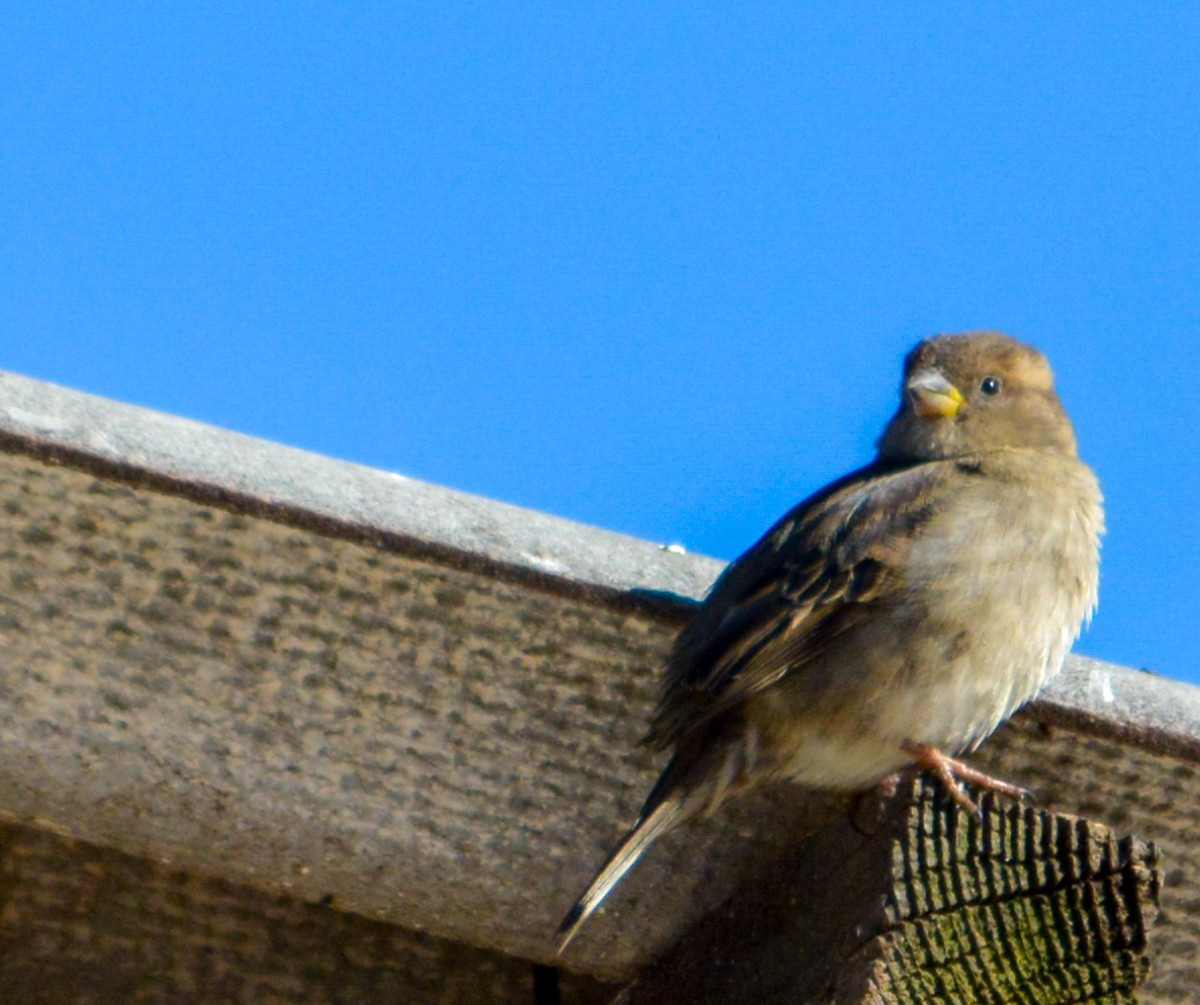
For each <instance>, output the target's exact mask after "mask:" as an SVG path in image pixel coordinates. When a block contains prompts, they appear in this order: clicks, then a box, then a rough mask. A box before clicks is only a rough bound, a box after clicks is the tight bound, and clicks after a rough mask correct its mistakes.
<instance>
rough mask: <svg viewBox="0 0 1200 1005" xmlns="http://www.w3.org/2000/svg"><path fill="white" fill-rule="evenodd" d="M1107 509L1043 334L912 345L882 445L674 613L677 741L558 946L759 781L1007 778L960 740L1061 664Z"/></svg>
mask: <svg viewBox="0 0 1200 1005" xmlns="http://www.w3.org/2000/svg"><path fill="white" fill-rule="evenodd" d="M1103 525H1104V514H1103V507H1102V500H1101V495H1100V488H1099V486H1098V484H1097V482H1096V478H1095V476H1094V475H1093V474H1092V472H1091V470H1090V469H1089V468H1088V467H1087V466H1086V465H1085V464H1083V463H1082V462H1081V461H1080V460H1079V459H1078V458H1077V456H1076V450H1075V436H1074V433H1073V432H1072V429H1071V423H1070V422H1069V421H1068V419H1067V416H1066V414H1065V413H1064V412H1063V409H1062V406H1061V404H1060V403H1059V400H1058V396H1057V395H1056V394H1055V392H1054V385H1053V376H1052V374H1051V372H1050V367H1049V365H1048V364H1047V362H1046V360H1045V357H1043V356H1042V355H1041V353H1039V352H1038V351H1037V350H1036V349H1033V348H1032V347H1030V346H1027V345H1023V344H1022V343H1020V342H1017V341H1015V340H1014V339H1011V338H1009V337H1008V336H1006V335H1002V334H999V333H996V332H971V333H967V334H962V335H941V336H938V337H936V338H930V339H926V340H925V341H923V342H921V343H920V344H918V345H917V346H916V348H914V349H913V350H912V351H911V352H910V353H909V354H908V357H907V358H906V359H905V362H904V378H903V383H902V386H901V396H900V407H899V408H898V409H897V411H896V414H895V415H894V416H893V417H892V419H891V421H890V422H889V423H888V425H887V427H886V428H885V429H884V431H883V435H882V436H881V437H880V438H879V442H878V452H877V454H876V457H875V459H874V460H873V461H872V462H871V463H870V464H868V465H867V466H866V467H863V468H860V469H859V470H858V471H854V472H852V473H850V474H848V475H846V476H845V477H843V478H841V479H839V480H838V481H836V482H834V483H833V484H832V485H829V486H827V487H826V488H824V489H821V491H819V492H817V493H816V494H815V495H812V496H810V497H809V498H808V499H806V500H804V502H802V503H800V504H799V505H798V506H796V507H795V508H794V509H793V510H791V512H789V513H787V514H786V515H785V516H784V517H783V518H782V519H781V520H780V521H779V522H778V523H777V524H775V526H774V527H772V528H771V529H770V530H769V531H767V533H766V535H765V536H764V537H763V538H762V539H761V540H760V541H759V542H758V543H757V544H755V545H754V547H752V548H751V549H750V550H749V551H747V552H746V553H745V554H744V555H742V557H741V558H739V559H738V560H737V561H735V562H734V563H732V564H731V565H730V566H729V567H728V568H727V569H726V570H725V571H724V573H723V574H722V575H721V577H720V578H719V579H718V580H717V581H716V583H715V584H714V585H713V588H712V590H711V591H710V592H709V594H708V597H707V598H706V599H705V601H704V602H703V603H702V604H701V605H700V607H699V608H697V610H696V611H695V613H694V614H693V616H692V618H691V620H690V622H689V623H688V624H687V626H686V627H685V628H684V629H683V631H682V632H681V633H680V635H679V637H678V639H677V640H676V642H675V645H674V648H673V649H672V651H671V655H670V658H669V660H668V663H667V667H666V674H665V677H664V680H663V684H662V689H661V693H660V698H659V702H658V707H657V710H656V712H655V716H654V721H653V724H652V726H651V728H650V734H649V737H648V740H649V742H651V743H653V744H655V745H656V746H658V747H659V748H661V749H664V750H670V751H671V752H672V756H671V760H670V762H669V763H668V764H667V766H666V768H665V769H664V771H663V773H662V775H661V776H660V777H659V779H658V783H657V784H656V785H655V786H654V788H653V790H652V791H651V792H650V795H649V797H648V798H647V799H646V803H645V805H644V806H643V808H642V812H641V815H640V816H639V817H638V820H637V822H636V823H635V824H634V826H633V828H632V829H631V830H630V831H629V832H628V833H627V834H626V835H625V837H624V838H623V839H622V841H621V843H620V845H619V846H618V848H617V850H616V851H615V852H614V853H613V855H612V856H611V858H609V860H608V861H607V863H606V864H605V865H604V867H603V868H602V869H601V870H600V872H599V874H598V875H597V876H596V878H595V879H594V880H593V881H592V883H591V885H590V886H589V887H588V889H587V890H586V891H585V892H584V894H583V896H582V897H580V899H579V900H578V901H577V902H576V904H575V905H574V906H573V907H572V908H571V910H570V911H569V912H568V913H567V915H566V917H565V918H564V919H563V921H562V924H561V925H560V927H559V931H558V936H559V940H560V943H559V946H560V951H561V950H562V949H563V948H565V947H566V945H567V943H568V942H570V940H571V939H572V938H573V937H574V936H575V934H576V933H577V932H578V930H579V928H580V926H581V925H582V924H583V922H584V921H586V920H587V918H588V917H589V916H590V915H591V914H592V912H593V911H595V910H596V908H597V907H598V906H599V904H600V903H601V901H603V899H604V898H605V896H607V894H608V893H609V891H610V890H612V888H613V887H614V886H615V885H616V884H617V882H618V881H619V880H620V879H621V877H622V876H624V875H625V873H626V872H627V871H628V870H629V868H630V867H631V866H633V864H634V863H635V862H637V860H638V858H639V857H640V856H641V855H642V853H643V852H644V851H645V850H646V848H647V847H648V846H649V845H650V843H651V842H652V841H654V840H655V839H656V838H658V837H661V836H662V835H663V834H665V833H667V832H668V831H670V830H673V829H674V828H676V827H678V826H679V825H680V824H682V823H683V822H684V821H686V820H689V819H690V818H692V817H695V816H697V815H701V814H708V813H711V812H712V811H713V810H715V809H716V808H717V807H718V806H720V805H721V804H722V803H723V802H724V801H725V800H726V799H728V798H729V797H730V796H732V795H735V794H736V793H740V792H743V791H745V790H746V789H748V788H750V787H752V786H755V785H757V784H759V783H761V782H765V781H770V780H775V779H785V780H788V781H792V782H797V783H800V784H802V785H806V786H811V787H814V788H818V789H826V790H834V791H843V792H855V791H862V790H865V789H869V788H870V787H871V786H874V785H876V784H877V783H879V782H880V781H881V780H883V779H885V778H888V777H889V776H891V775H893V774H894V773H895V772H897V771H899V770H901V769H903V768H906V767H915V768H917V769H920V770H928V771H931V772H932V773H934V774H935V775H936V776H937V777H938V778H939V779H940V781H941V782H942V784H943V785H945V787H946V788H947V790H948V792H949V793H950V795H951V796H952V797H953V798H954V799H955V800H956V801H957V802H958V803H959V804H960V805H961V806H963V807H964V808H966V809H968V810H971V811H974V812H977V811H976V810H975V806H974V804H973V803H972V802H971V799H970V797H969V796H968V795H967V793H966V791H965V790H964V789H963V788H962V787H961V786H960V785H959V781H966V782H969V783H971V784H974V785H977V786H982V787H986V788H992V789H996V790H998V791H1001V792H1004V793H1007V794H1010V795H1020V794H1021V790H1020V789H1018V788H1017V787H1015V786H1012V785H1009V784H1007V783H1005V782H1002V781H999V780H998V779H993V778H989V777H988V776H986V775H983V774H981V773H980V772H977V771H975V770H973V769H971V768H970V767H968V766H967V765H966V764H964V763H962V762H961V761H958V760H955V759H954V757H955V756H956V755H958V754H960V753H962V752H964V751H970V750H973V749H975V748H976V747H977V746H978V745H979V744H980V743H981V742H982V741H983V740H984V739H985V738H986V737H987V736H988V735H989V734H991V733H992V731H993V730H995V729H996V727H997V726H999V725H1000V723H1002V722H1003V721H1004V720H1005V719H1006V718H1008V717H1009V716H1010V715H1012V714H1013V712H1015V711H1016V710H1017V709H1018V708H1019V707H1020V706H1021V705H1022V704H1023V703H1024V702H1026V701H1027V700H1028V699H1029V698H1031V697H1032V696H1033V695H1034V694H1035V693H1036V692H1037V691H1038V689H1039V688H1041V687H1042V685H1043V684H1045V683H1046V682H1047V681H1048V680H1049V679H1050V678H1051V677H1053V676H1054V675H1055V674H1056V673H1057V672H1058V670H1059V668H1060V667H1061V666H1062V662H1063V658H1064V657H1065V655H1066V653H1067V650H1068V649H1069V648H1070V646H1071V643H1072V642H1073V641H1074V639H1075V638H1076V637H1077V635H1078V634H1079V630H1080V628H1081V627H1082V625H1083V622H1084V620H1085V619H1086V618H1088V617H1090V615H1091V612H1092V611H1093V610H1094V608H1095V605H1096V588H1097V579H1098V565H1099V538H1100V535H1101V533H1102V532H1103V529H1104V527H1103Z"/></svg>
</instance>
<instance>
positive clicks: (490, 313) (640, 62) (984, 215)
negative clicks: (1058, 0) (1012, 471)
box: [0, 0, 1200, 681]
mask: <svg viewBox="0 0 1200 1005" xmlns="http://www.w3.org/2000/svg"><path fill="white" fill-rule="evenodd" d="M1173 6H1174V9H1173V10H1172V9H1165V8H1167V5H1149V4H1143V5H1125V4H1089V5H1083V4H1058V5H1046V4H1024V5H1022V4H1019V3H1018V4H1015V5H1014V4H1012V3H1004V4H961V5H955V4H948V3H937V4H932V3H931V4H864V3H857V4H856V3H850V4H835V3H829V4H813V5H808V4H806V5H803V10H801V9H800V8H801V5H800V4H756V3H740V4H728V3H723V4H699V3H695V2H689V3H686V4H683V3H677V4H661V5H653V4H536V3H534V4H526V3H522V4H509V3H503V2H497V3H492V4H476V3H462V2H457V0H441V2H439V3H428V4H426V3H419V4H394V3H387V4H353V5H352V4H345V5H334V4H325V5H322V4H307V3H289V4H268V3H261V4H222V5H194V4H174V5H150V4H142V3H122V4H104V3H93V4H69V5H63V4H55V3H42V4H35V5H18V4H13V5H9V6H8V7H7V8H6V10H5V12H4V13H3V14H0V136H2V137H3V140H2V147H0V149H2V151H3V153H2V154H0V325H2V326H3V338H2V339H0V367H2V368H4V369H9V370H15V371H18V372H21V373H26V374H29V375H32V376H35V377H41V378H44V379H48V380H52V381H55V382H57V383H60V384H65V385H68V386H70V387H75V388H80V389H83V390H87V391H91V392H94V393H97V394H102V395H106V396H109V397H112V398H117V399H121V400H124V401H130V402H135V403H140V404H144V405H149V406H152V407H154V408H158V409H162V410H165V411H169V412H175V413H178V414H182V415H187V416H192V417H195V418H199V419H202V420H205V421H208V422H212V423H215V424H218V425H221V426H226V427H229V428H232V429H237V430H241V431H244V432H248V433H253V434H256V435H259V436H264V437H268V438H271V439H274V440H280V441H283V442H285V443H290V444H295V445H298V446H302V447H306V448H309V449H312V450H316V451H320V452H323V453H327V454H332V455H334V456H337V457H343V458H349V459H352V460H356V461H360V462H363V463H365V464H370V465H373V466H377V467H382V468H387V469H391V470H396V471H400V472H404V473H406V474H410V475H414V476H416V477H420V478H424V479H428V480H430V481H435V482H440V483H443V484H446V485H450V486H454V487H457V488H461V489H466V490H469V491H472V492H478V493H482V494H484V495H488V496H493V497H496V498H499V499H504V500H509V501H512V502H515V503H519V504H521V505H524V506H530V507H535V508H537V509H542V510H547V511H550V512H553V513H558V514H562V515H564V516H568V517H571V518H574V519H577V520H583V521H587V522H590V523H595V524H599V525H602V526H605V527H610V528H615V529H618V530H621V531H626V532H628V533H631V534H637V535H640V536H643V537H648V538H651V539H654V540H658V541H672V542H675V541H677V542H682V543H683V544H685V545H686V546H687V547H688V548H690V549H693V550H698V551H704V552H708V553H710V554H713V555H718V556H722V557H726V558H731V557H733V556H734V555H736V554H737V553H738V552H740V551H741V550H742V549H743V548H745V547H746V546H747V545H749V544H750V543H751V542H752V541H753V540H754V539H755V538H756V537H757V536H758V534H759V532H761V531H762V530H763V529H764V528H765V527H766V526H767V525H768V524H769V523H770V522H771V521H772V520H774V518H775V517H776V516H778V515H779V514H780V513H781V512H782V511H783V510H784V509H786V508H787V507H788V506H790V505H791V504H792V503H793V502H794V501H796V500H797V499H799V498H800V497H802V496H804V495H806V494H807V493H808V492H810V491H812V490H813V489H815V488H817V487H819V486H820V485H821V484H822V483H824V482H825V481H827V480H828V479H830V478H832V477H834V476H836V475H838V474H840V473H842V472H843V471H845V470H848V469H849V468H851V467H854V466H857V465H858V464H860V463H862V462H864V461H865V460H867V459H868V458H869V456H870V454H871V451H872V443H873V440H874V437H875V435H876V433H877V431H878V429H879V428H880V426H881V425H882V423H883V422H884V421H885V420H886V418H887V416H888V415H889V413H890V412H891V410H892V408H893V406H894V402H895V396H896V386H897V379H898V367H899V364H900V360H901V357H902V355H903V353H904V351H905V350H906V349H907V348H908V347H909V345H910V344H911V343H912V342H913V341H915V340H916V339H917V338H919V337H920V336H922V335H925V334H928V333H932V332H936V331H950V330H956V329H963V328H970V327H998V328H1002V329H1005V330H1007V331H1009V332H1011V333H1012V334H1015V335H1017V336H1019V337H1021V338H1023V339H1025V340H1027V341H1030V342H1033V343H1034V344H1036V345H1038V346H1039V347H1041V348H1042V349H1043V350H1044V351H1045V352H1046V353H1047V355H1048V356H1049V357H1050V359H1051V362H1052V363H1053V365H1054V367H1055V369H1056V371H1057V373H1058V376H1059V387H1060V391H1061V394H1062V397H1063V399H1064V401H1065V403H1066V405H1067V408H1068V410H1069V412H1070V414H1071V415H1072V417H1073V418H1074V420H1075V424H1076V429H1077V432H1078V435H1079V440H1080V444H1081V450H1082V453H1083V455H1084V456H1085V458H1086V459H1087V460H1088V461H1090V462H1091V463H1092V464H1093V466H1094V467H1095V468H1096V470H1097V471H1098V473H1099V475H1100V478H1101V481H1102V483H1103V485H1104V488H1105V491H1106V494H1107V497H1108V510H1109V533H1108V536H1107V538H1106V541H1105V546H1104V566H1103V579H1102V588H1101V606H1100V613H1099V615H1098V617H1097V619H1096V621H1095V624H1094V626H1093V628H1092V630H1091V632H1090V633H1089V634H1088V635H1087V636H1086V637H1085V638H1084V640H1083V641H1082V642H1081V643H1080V646H1079V648H1080V649H1081V650H1082V651H1083V652H1086V653H1089V654H1092V655H1096V656H1100V657H1104V658H1106V659H1110V660H1114V661H1116V662H1121V663H1126V664H1130V665H1133V666H1145V667H1150V668H1153V669H1156V670H1159V671H1161V672H1164V673H1167V674H1170V675H1172V676H1177V677H1184V678H1188V679H1191V680H1194V681H1200V659H1198V658H1197V647H1196V643H1195V637H1196V621H1197V613H1198V610H1197V609H1198V606H1200V605H1198V600H1200V586H1198V585H1197V583H1198V579H1200V576H1198V573H1200V516H1198V515H1197V509H1198V504H1197V500H1198V499H1200V445H1198V441H1200V434H1198V431H1197V428H1196V427H1197V421H1198V420H1200V6H1198V5H1194V4H1190V5H1182V4H1181V5H1173Z"/></svg>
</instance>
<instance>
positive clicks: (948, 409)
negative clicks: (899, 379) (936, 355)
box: [904, 370, 963, 419]
mask: <svg viewBox="0 0 1200 1005" xmlns="http://www.w3.org/2000/svg"><path fill="white" fill-rule="evenodd" d="M904 389H905V390H906V391H907V392H908V395H909V397H910V398H911V399H912V405H913V411H914V412H916V413H917V415H919V416H921V417H922V418H926V419H927V418H932V417H933V416H935V415H940V416H942V417H943V418H947V419H948V418H950V417H951V416H954V415H957V414H958V410H959V409H960V408H961V407H962V403H963V396H962V395H961V394H960V393H959V391H958V388H957V387H955V386H954V385H953V384H951V383H950V381H948V380H947V379H946V378H945V377H944V376H942V372H941V371H940V370H922V371H920V372H919V373H915V374H913V376H912V377H911V378H910V379H909V381H908V383H907V384H905V385H904Z"/></svg>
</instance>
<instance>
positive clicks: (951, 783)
mask: <svg viewBox="0 0 1200 1005" xmlns="http://www.w3.org/2000/svg"><path fill="white" fill-rule="evenodd" d="M900 749H901V750H903V751H904V752H905V753H906V754H908V755H909V756H910V757H912V759H913V765H914V766H915V767H917V768H920V769H922V770H924V771H931V772H933V774H934V776H935V777H936V778H937V780H938V781H939V782H941V783H942V785H943V787H944V788H945V789H946V792H947V793H948V794H949V796H950V798H951V799H953V800H954V801H955V802H956V803H958V805H959V806H961V807H962V808H963V809H964V810H966V811H967V812H968V813H970V814H971V815H972V816H974V817H976V818H978V817H980V816H982V814H981V813H980V812H979V807H978V806H976V805H975V803H974V802H973V801H972V799H971V797H970V796H969V795H967V790H966V789H964V788H963V787H962V786H961V785H959V784H958V783H959V782H960V781H963V782H967V783H968V784H970V785H977V786H979V788H981V789H990V790H991V791H992V792H999V793H1000V794H1001V795H1005V796H1008V797H1010V798H1012V799H1029V798H1031V796H1030V793H1029V791H1028V790H1026V789H1023V788H1021V787H1020V786H1019V785H1013V784H1011V783H1010V782H1006V781H1003V780H1002V779H999V778H993V777H992V776H991V775H985V774H984V773H983V772H982V771H978V770H976V769H975V768H972V767H971V766H970V765H969V764H965V763H963V762H962V761H958V760H955V759H954V758H953V757H950V756H949V755H948V754H943V753H942V752H941V751H940V750H938V749H937V748H936V747H930V746H929V745H928V744H925V743H916V742H914V741H912V740H905V741H904V742H903V743H902V744H900Z"/></svg>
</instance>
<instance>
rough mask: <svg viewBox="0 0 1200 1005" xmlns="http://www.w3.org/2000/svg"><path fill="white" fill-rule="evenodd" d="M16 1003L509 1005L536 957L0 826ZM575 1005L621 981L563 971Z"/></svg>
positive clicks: (11, 1003)
mask: <svg viewBox="0 0 1200 1005" xmlns="http://www.w3.org/2000/svg"><path fill="white" fill-rule="evenodd" d="M0 923H2V925H3V938H2V941H0V946H2V951H0V988H2V989H3V992H2V995H0V997H2V1000H3V1001H4V1003H5V1005H66V1003H74V1005H85V1003H86V1005H129V1003H131V1002H142V1003H159V1002H162V1003H172V1005H174V1003H180V1005H182V1003H186V1005H375V1003H378V1002H403V1003H405V1005H451V1003H452V1005H497V1003H504V1002H528V1003H532V1002H533V1000H534V998H533V983H534V978H533V968H532V966H531V965H530V964H529V962H528V961H526V960H518V959H513V958H512V957H506V956H501V955H499V954H498V953H489V952H487V951H485V950H481V949H473V948H471V947H470V946H463V945H459V944H456V943H451V942H442V941H439V940H437V939H433V938H430V937H429V936H427V935H422V934H420V933H418V932H410V931H406V930H405V929H402V928H397V927H395V926H394V925H384V924H380V923H379V922H374V921H368V920H367V919H365V918H361V917H358V916H356V915H352V914H345V913H342V912H340V911H338V910H336V908H334V907H329V906H325V905H317V904H302V903H299V902H297V901H294V900H291V899H289V898H287V897H283V896H279V895H271V894H267V893H262V892H260V891H257V890H252V889H248V888H245V887H238V886H235V885H233V884H231V883H228V882H225V881H223V880H220V879H211V878H206V877H201V876H195V875H189V874H187V873H184V872H181V871H179V870H175V869H170V868H167V867H165V866H162V865H158V864H155V863H152V862H146V861H144V860H142V859H135V858H131V857H129V856H127V855H122V854H120V853H119V852H114V851H110V850H108V849H103V848H96V847H93V846H90V845H84V844H80V843H79V842H73V841H68V840H65V839H63V838H60V837H57V836H55V835H52V834H48V833H46V832H44V831H37V830H32V829H28V828H21V827H0ZM560 990H561V998H562V1003H563V1005H602V1003H605V1002H608V1001H610V1000H611V999H612V997H613V994H614V990H615V989H613V988H611V987H606V986H604V985H601V984H598V983H596V982H594V981H589V980H587V979H585V978H572V977H564V978H563V979H562V980H561V982H560Z"/></svg>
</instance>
